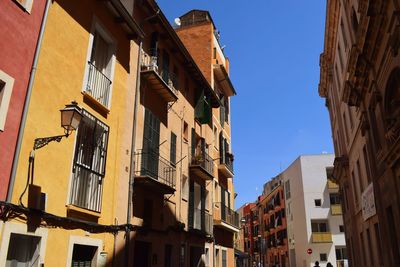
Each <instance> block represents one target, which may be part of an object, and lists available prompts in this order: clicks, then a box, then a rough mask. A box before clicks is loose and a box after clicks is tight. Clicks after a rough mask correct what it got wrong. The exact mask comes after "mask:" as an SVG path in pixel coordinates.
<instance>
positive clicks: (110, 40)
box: [0, 0, 143, 266]
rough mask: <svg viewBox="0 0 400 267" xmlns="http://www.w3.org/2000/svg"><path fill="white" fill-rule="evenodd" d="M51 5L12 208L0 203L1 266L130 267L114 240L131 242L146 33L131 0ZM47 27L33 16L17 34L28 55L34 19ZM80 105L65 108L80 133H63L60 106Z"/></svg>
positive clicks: (61, 0)
mask: <svg viewBox="0 0 400 267" xmlns="http://www.w3.org/2000/svg"><path fill="white" fill-rule="evenodd" d="M4 2H5V3H2V5H1V7H0V10H1V13H2V14H3V12H4V9H5V8H6V9H7V10H9V11H10V12H11V8H10V7H9V5H11V4H14V3H12V1H4ZM18 2H21V3H28V2H30V3H33V8H32V12H37V13H40V10H41V9H42V8H43V7H42V5H44V3H45V2H46V1H18ZM39 3H40V4H39ZM47 3H48V6H47V7H48V9H47V11H46V12H47V13H46V17H47V20H46V24H45V30H44V32H43V38H42V39H41V48H40V52H41V53H40V57H39V59H38V64H37V71H36V75H35V78H34V84H33V88H32V91H31V96H30V100H29V101H28V102H26V103H25V105H26V106H25V108H26V109H27V117H26V127H25V129H24V132H23V136H22V140H21V152H20V154H19V158H17V159H16V160H17V161H18V166H17V170H16V176H15V185H14V188H13V190H12V192H11V193H12V195H11V203H5V202H1V218H2V220H3V221H5V223H4V225H3V228H2V230H1V232H0V240H1V243H0V265H1V266H17V265H18V266H22V265H24V266H25V265H29V266H43V265H46V266H106V265H107V266H110V265H112V264H115V265H118V266H123V265H124V264H123V263H122V264H120V263H119V262H118V261H117V258H116V255H115V254H116V253H117V251H116V250H117V249H118V248H116V247H115V245H114V244H115V242H116V243H120V241H119V240H124V234H125V232H124V231H125V229H126V228H128V227H129V225H127V224H126V223H127V218H126V217H127V209H126V206H127V192H128V187H129V164H130V154H131V138H132V137H131V136H132V129H133V105H132V104H131V103H134V98H135V90H134V88H135V85H136V72H137V70H136V67H137V59H138V52H139V46H138V44H137V43H136V42H135V41H134V40H135V38H137V37H139V36H141V35H143V34H142V32H141V30H140V29H139V27H138V24H137V23H136V21H135V20H134V19H133V17H132V11H133V9H132V8H133V1H124V4H122V3H121V2H120V1H100V2H99V1H96V0H88V1H84V2H82V3H79V5H78V4H77V3H76V2H71V1H67V0H54V1H47ZM6 12H7V11H6ZM6 18H8V16H6ZM3 19H4V16H1V20H3ZM39 21H40V16H39V15H35V19H32V20H26V21H25V22H24V23H23V25H22V26H20V27H19V32H20V31H24V29H27V36H29V38H30V39H29V40H28V41H29V42H28V48H29V49H30V46H32V44H30V43H35V42H34V41H33V40H34V37H33V33H29V30H28V29H29V28H30V27H31V24H30V22H32V23H33V24H32V26H33V25H37V24H38V23H40V22H39ZM116 21H118V23H116ZM18 22H19V23H22V22H21V21H18ZM14 23H15V22H14V21H10V22H9V23H7V24H6V25H4V26H3V27H9V25H13V24H14ZM35 27H37V26H35ZM28 33H29V34H28ZM9 36H15V37H16V38H20V39H19V42H18V43H14V45H15V49H16V53H17V54H18V53H19V52H21V50H25V49H26V48H27V47H26V46H25V43H24V42H23V41H24V40H25V39H24V38H25V34H24V33H18V32H13V33H12V34H10V35H9ZM9 50H10V49H8V51H9ZM1 53H2V54H3V51H2V52H1ZM4 53H8V52H4ZM32 54H33V51H30V52H29V53H21V55H18V56H15V57H14V58H15V59H16V60H18V61H16V62H15V64H16V66H15V67H14V70H15V71H16V70H18V71H20V70H21V69H22V70H23V73H29V71H30V69H29V68H27V67H26V66H25V64H21V66H18V64H19V62H23V60H27V61H29V63H31V59H32ZM13 55H14V54H10V55H8V56H7V57H13ZM0 64H3V63H0ZM24 83H25V86H26V83H27V78H26V79H25V82H24ZM18 86H19V87H20V88H23V86H22V85H18ZM18 90H19V89H18ZM15 92H16V93H17V92H18V91H15ZM24 92H25V91H24V90H22V89H21V92H20V93H21V94H22V95H23V93H24ZM19 97H21V95H20V96H19ZM74 100H75V101H76V102H78V105H79V107H77V106H76V104H75V103H74V104H73V105H68V106H67V108H68V110H70V111H72V110H74V111H75V114H79V113H80V116H81V120H79V118H80V116H78V117H74V120H73V121H72V123H73V125H74V128H76V127H77V123H78V122H79V121H80V124H79V127H78V128H77V131H76V132H72V131H71V128H69V127H66V128H65V129H64V130H65V132H64V134H63V131H62V129H61V128H60V113H59V110H60V109H63V108H64V105H66V104H69V103H71V101H74ZM21 101H22V102H23V100H21ZM22 102H21V103H22ZM18 105H19V106H20V104H18ZM18 105H17V103H16V106H18ZM18 109H21V107H18ZM15 116H16V114H15ZM19 116H20V112H19ZM75 118H76V120H75ZM62 123H65V121H64V120H63V121H62ZM67 137H68V138H67ZM54 141H57V142H54ZM32 147H33V149H32ZM1 154H2V153H1ZM127 170H128V171H127ZM119 189H121V190H119Z"/></svg>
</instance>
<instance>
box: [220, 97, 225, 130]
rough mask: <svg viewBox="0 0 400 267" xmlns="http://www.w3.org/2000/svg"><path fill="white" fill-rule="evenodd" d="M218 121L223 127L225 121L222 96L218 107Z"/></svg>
mask: <svg viewBox="0 0 400 267" xmlns="http://www.w3.org/2000/svg"><path fill="white" fill-rule="evenodd" d="M219 123H220V124H221V127H224V123H225V98H224V96H222V97H221V106H220V108H219Z"/></svg>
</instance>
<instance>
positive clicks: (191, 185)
mask: <svg viewBox="0 0 400 267" xmlns="http://www.w3.org/2000/svg"><path fill="white" fill-rule="evenodd" d="M193 222H194V181H193V180H192V179H190V180H189V218H188V224H189V228H190V229H192V228H193Z"/></svg>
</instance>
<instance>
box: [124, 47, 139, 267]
mask: <svg viewBox="0 0 400 267" xmlns="http://www.w3.org/2000/svg"><path fill="white" fill-rule="evenodd" d="M142 45H143V44H142V41H140V44H139V53H138V60H137V73H136V90H135V103H134V107H133V124H132V127H133V129H132V142H131V164H130V165H131V168H130V170H129V189H128V208H127V211H126V215H127V218H126V224H127V226H126V230H125V266H129V250H130V235H131V229H130V226H131V217H132V202H133V199H132V198H133V185H134V182H135V168H136V162H135V150H136V128H137V127H136V124H137V113H138V107H139V99H140V67H141V65H142V62H141V61H142Z"/></svg>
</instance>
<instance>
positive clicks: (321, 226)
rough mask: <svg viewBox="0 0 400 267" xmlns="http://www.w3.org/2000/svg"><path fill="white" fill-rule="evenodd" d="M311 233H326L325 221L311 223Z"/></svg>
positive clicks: (326, 225) (326, 224)
mask: <svg viewBox="0 0 400 267" xmlns="http://www.w3.org/2000/svg"><path fill="white" fill-rule="evenodd" d="M311 231H312V232H313V233H327V232H328V223H327V222H326V221H311Z"/></svg>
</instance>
